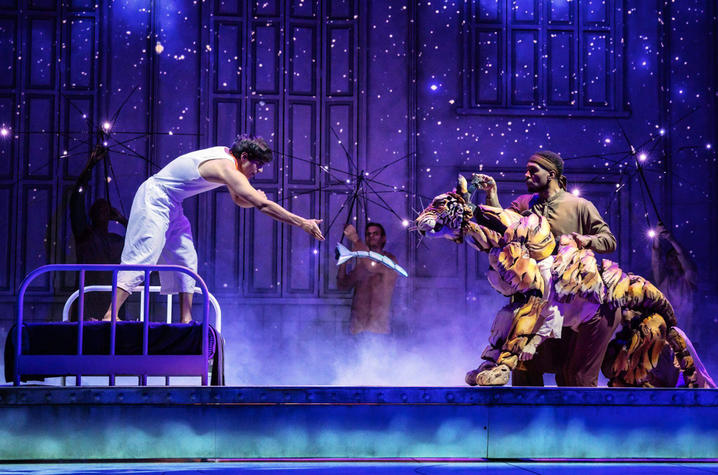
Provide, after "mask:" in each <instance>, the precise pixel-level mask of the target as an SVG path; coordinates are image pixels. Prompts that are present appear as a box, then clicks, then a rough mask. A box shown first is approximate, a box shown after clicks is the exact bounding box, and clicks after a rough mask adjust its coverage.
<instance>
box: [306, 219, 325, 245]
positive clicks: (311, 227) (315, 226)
mask: <svg viewBox="0 0 718 475" xmlns="http://www.w3.org/2000/svg"><path fill="white" fill-rule="evenodd" d="M321 222H322V220H321V219H305V220H304V222H303V223H302V224H301V227H302V229H303V230H304V231H306V233H307V234H309V235H310V236H312V237H313V238H314V239H316V240H317V241H324V235H323V234H322V231H321V229H319V223H321Z"/></svg>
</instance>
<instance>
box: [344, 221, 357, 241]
mask: <svg viewBox="0 0 718 475" xmlns="http://www.w3.org/2000/svg"><path fill="white" fill-rule="evenodd" d="M344 235H345V236H346V237H347V239H349V240H350V241H351V242H357V241H358V240H359V234H358V233H357V228H355V227H354V225H353V224H347V225H346V227H345V228H344Z"/></svg>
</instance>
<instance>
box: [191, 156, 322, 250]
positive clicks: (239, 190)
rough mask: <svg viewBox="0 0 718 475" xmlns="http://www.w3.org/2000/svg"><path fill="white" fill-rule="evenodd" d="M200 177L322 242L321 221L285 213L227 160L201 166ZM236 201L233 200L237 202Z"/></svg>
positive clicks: (233, 197)
mask: <svg viewBox="0 0 718 475" xmlns="http://www.w3.org/2000/svg"><path fill="white" fill-rule="evenodd" d="M201 174H202V177H204V178H205V179H206V180H208V181H213V182H216V183H223V184H225V185H227V188H228V189H229V191H230V193H231V194H232V199H233V200H235V198H238V199H239V200H241V201H242V202H246V203H249V204H250V205H252V206H253V207H255V208H257V209H258V210H259V211H261V212H262V213H264V214H266V215H267V216H269V217H271V218H273V219H276V220H277V221H280V222H282V223H287V224H291V225H293V226H297V227H299V228H302V229H303V230H304V231H305V232H307V233H308V234H309V235H311V236H312V237H314V238H315V239H317V240H319V241H323V240H324V236H323V235H322V231H321V230H320V229H319V223H321V222H322V220H321V219H305V218H302V217H301V216H298V215H296V214H294V213H292V212H289V211H287V210H286V209H284V208H282V207H281V206H280V205H278V204H277V203H275V202H274V201H271V200H269V199H267V196H266V195H265V194H264V193H262V192H260V191H258V190H256V189H255V188H254V187H253V186H252V185H251V184H250V183H249V180H248V179H247V177H245V176H244V175H243V174H242V173H240V172H239V171H237V169H236V168H235V167H234V164H232V163H231V162H230V161H228V160H210V161H208V162H205V163H203V164H202V168H201ZM237 201H238V200H235V202H237ZM238 204H239V203H238Z"/></svg>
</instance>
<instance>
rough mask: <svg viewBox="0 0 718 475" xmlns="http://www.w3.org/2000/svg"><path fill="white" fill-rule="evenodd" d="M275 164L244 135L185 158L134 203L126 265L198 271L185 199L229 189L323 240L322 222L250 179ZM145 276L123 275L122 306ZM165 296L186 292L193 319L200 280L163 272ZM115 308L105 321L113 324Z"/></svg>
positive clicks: (185, 314)
mask: <svg viewBox="0 0 718 475" xmlns="http://www.w3.org/2000/svg"><path fill="white" fill-rule="evenodd" d="M271 160H272V152H271V150H270V149H269V146H268V145H267V143H266V142H265V141H264V140H263V139H262V138H261V137H251V136H248V135H242V136H239V137H237V140H236V141H235V142H234V143H233V144H232V147H231V148H228V147H221V146H220V147H211V148H207V149H203V150H197V151H194V152H190V153H187V154H185V155H182V156H180V157H178V158H176V159H174V160H172V161H171V162H170V163H168V164H167V165H166V166H165V167H164V168H162V169H161V170H160V171H159V172H157V174H155V175H153V176H151V177H150V178H148V179H147V180H146V181H145V182H144V183H142V184H141V185H140V187H139V189H138V190H137V193H136V194H135V198H134V200H133V201H132V209H131V211H130V218H129V222H128V224H127V234H126V236H125V245H124V248H123V250H122V264H134V265H155V264H157V263H158V262H161V263H162V264H167V265H180V266H184V267H187V268H189V269H191V270H193V271H195V272H196V271H197V252H196V251H195V247H194V243H193V242H192V232H191V228H190V224H189V221H188V220H187V217H186V216H185V215H184V212H183V211H182V201H183V200H184V199H186V198H189V197H191V196H195V195H197V194H199V193H204V192H206V191H210V190H213V189H215V188H218V187H220V186H226V187H227V189H228V191H229V194H230V196H231V197H232V201H234V203H235V204H236V205H237V206H241V207H243V208H251V207H255V208H257V209H258V210H259V211H261V212H262V213H264V214H266V215H268V216H269V217H271V218H273V219H276V220H277V221H280V222H282V223H287V224H291V225H294V226H297V227H300V228H301V229H303V230H304V231H306V232H307V233H308V234H309V235H310V236H312V237H314V238H315V239H317V240H320V241H323V240H324V236H323V235H322V232H321V230H320V229H319V223H321V220H318V219H305V218H302V217H301V216H297V215H296V214H293V213H290V212H289V211H287V210H285V209H284V208H282V207H281V206H280V205H278V204H277V203H275V202H273V201H270V200H269V199H267V196H266V195H265V194H264V192H262V191H261V190H257V189H255V188H254V187H253V186H252V185H251V184H250V183H249V180H250V179H252V178H254V176H255V175H257V174H258V173H261V172H262V168H263V167H264V165H266V164H267V163H269V162H270V161H271ZM143 275H144V272H142V271H121V272H119V273H118V276H117V287H118V288H117V308H118V309H119V308H120V306H121V305H122V304H123V303H124V302H125V300H127V297H129V296H130V294H131V293H132V291H133V290H134V289H135V288H136V287H137V286H139V285H140V284H141V283H142V279H143ZM160 281H161V284H162V293H163V294H173V293H179V294H180V313H181V321H182V322H183V323H188V322H191V321H192V315H191V313H190V309H191V307H192V296H193V294H194V286H195V281H194V279H192V278H191V277H189V276H188V275H186V274H183V273H178V272H166V273H165V272H161V273H160ZM111 308H112V307H110V308H109V309H107V312H106V313H105V316H104V318H103V319H104V320H110V318H111Z"/></svg>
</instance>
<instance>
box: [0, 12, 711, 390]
mask: <svg viewBox="0 0 718 475" xmlns="http://www.w3.org/2000/svg"><path fill="white" fill-rule="evenodd" d="M717 25H718V20H717V19H716V5H715V3H714V2H703V1H698V0H695V1H693V0H686V1H681V2H669V1H663V0H656V1H649V0H603V1H601V0H466V1H434V0H432V1H421V2H406V1H371V2H370V1H359V0H327V1H311V0H284V1H282V0H268V1H259V2H255V1H248V0H247V1H245V0H204V1H199V0H194V1H192V0H168V1H163V0H124V1H99V2H94V1H90V0H65V1H61V2H58V1H55V0H26V1H19V0H15V1H13V0H0V71H2V73H1V74H0V126H1V128H0V206H2V210H0V223H1V224H2V226H1V229H2V231H0V308H2V309H3V312H2V313H0V327H1V329H2V330H1V331H0V336H2V337H3V340H4V335H5V334H6V333H7V331H8V328H9V327H10V325H11V324H12V320H13V318H14V317H13V316H14V313H15V308H14V303H15V300H16V297H17V289H18V287H19V285H20V282H21V281H22V279H23V277H24V276H25V275H26V274H27V273H28V272H29V271H31V270H32V269H34V268H36V267H38V266H40V265H43V264H47V263H71V262H75V259H76V257H75V249H74V241H73V238H72V234H71V229H70V225H69V212H68V199H69V195H70V192H71V190H72V187H73V184H74V183H75V180H76V179H77V176H78V174H79V173H80V171H81V170H82V168H83V167H84V165H85V163H86V161H87V158H88V156H89V154H90V151H91V150H92V147H93V145H95V144H96V143H98V142H107V144H108V147H109V148H110V154H109V159H108V160H107V161H106V162H105V163H103V165H102V166H99V167H97V168H96V169H95V171H94V174H93V177H92V180H91V182H90V185H89V186H88V187H87V188H88V189H87V190H86V194H87V200H88V203H89V202H90V201H91V200H92V199H94V198H99V197H107V198H108V199H109V200H110V202H111V204H112V205H113V206H114V207H116V208H118V209H119V210H121V211H122V212H124V213H125V214H127V213H129V209H130V205H131V201H132V197H133V195H134V193H135V191H136V189H137V187H138V186H139V184H140V183H141V182H142V181H143V180H144V179H145V178H146V177H148V176H149V175H151V174H152V173H154V172H156V171H157V170H159V168H161V167H162V166H163V165H165V164H166V163H168V162H169V161H170V160H172V159H173V158H175V157H177V156H179V155H181V154H183V153H186V152H188V151H191V150H194V149H197V148H202V147H209V146H214V145H229V144H230V143H231V141H232V140H233V138H234V136H235V135H236V134H238V133H242V132H246V133H251V134H258V135H262V136H263V137H265V138H266V139H267V140H268V142H269V143H270V146H271V147H272V148H273V150H274V151H275V158H276V159H275V161H274V162H273V163H272V165H271V166H268V167H265V171H264V173H263V174H262V175H260V176H259V177H258V178H257V180H256V182H255V184H256V186H257V188H260V189H262V190H263V191H265V192H266V193H267V195H268V196H269V197H270V198H272V199H275V200H277V201H278V202H280V203H281V204H283V205H284V206H286V207H287V208H288V209H290V210H292V211H293V212H296V213H298V214H300V215H304V216H307V217H316V218H323V219H324V220H325V221H324V224H323V226H324V231H325V234H326V235H327V241H326V242H325V243H322V244H317V243H316V242H313V241H311V240H310V239H309V238H308V237H307V235H306V234H304V233H303V232H301V231H298V230H297V229H296V228H290V227H287V226H282V225H279V224H278V223H276V222H274V221H272V220H270V219H269V218H268V217H266V216H264V215H261V214H260V213H257V212H255V211H251V210H250V211H247V210H240V209H238V208H236V207H235V206H234V205H233V204H232V202H231V200H230V198H229V196H228V194H227V192H226V191H225V190H222V189H218V190H217V191H214V192H211V193H207V194H205V195H202V196H199V197H197V198H195V199H192V200H188V201H186V202H185V203H184V208H185V214H186V215H187V216H188V217H189V219H190V222H191V223H192V226H193V234H194V237H195V243H196V247H197V250H198V254H199V262H200V267H199V273H200V275H202V276H203V278H204V279H205V280H206V282H207V283H208V285H209V288H210V290H211V291H212V292H213V293H215V295H216V296H217V297H218V299H219V301H220V304H221V305H222V308H223V314H224V325H223V326H224V329H223V333H224V336H225V339H226V342H227V345H226V350H227V375H228V381H229V383H230V384H390V385H396V384H404V385H406V384H409V385H431V384H438V385H454V384H456V385H460V384H463V373H464V372H465V371H466V370H468V369H470V368H471V367H474V366H475V365H476V364H477V363H478V362H479V357H480V353H481V350H482V349H483V347H484V345H485V342H486V338H487V336H488V330H489V327H490V324H491V320H492V318H493V315H494V314H495V312H496V310H498V309H499V308H500V307H501V306H502V305H503V298H501V297H500V296H499V295H498V294H496V292H495V291H493V290H492V289H491V288H490V287H489V286H488V284H487V282H486V277H485V273H486V269H487V266H488V264H487V260H486V257H485V256H484V255H480V254H478V253H476V252H474V251H473V250H471V249H467V248H466V247H463V246H457V245H455V244H453V243H450V242H448V241H446V242H435V241H430V240H426V239H425V240H423V241H422V242H419V241H418V239H417V236H415V235H412V233H410V232H409V231H408V230H407V224H408V223H409V222H410V221H411V219H412V217H413V216H415V213H416V211H417V210H420V209H422V207H423V205H425V204H426V203H427V201H428V200H430V199H431V197H433V196H435V195H436V194H439V193H441V192H444V191H446V190H448V189H451V188H453V187H454V186H455V181H456V176H457V174H458V173H464V174H465V175H468V174H470V173H472V172H478V171H481V172H483V173H487V174H490V175H492V176H493V177H495V179H496V181H497V183H498V188H499V196H500V199H501V202H502V204H504V205H508V204H509V203H510V201H511V200H512V199H513V197H515V196H517V195H519V194H522V193H525V186H524V184H523V178H522V177H523V170H524V166H525V162H526V159H527V158H528V157H529V156H530V154H531V152H533V151H535V150H538V149H541V148H544V149H549V150H553V151H556V152H559V153H560V154H561V155H562V156H563V157H564V159H565V160H566V175H567V176H568V180H569V190H570V191H572V192H574V193H576V194H580V195H581V196H584V197H586V198H588V199H590V200H591V201H592V202H594V203H595V204H596V206H597V208H598V209H599V211H600V212H601V213H602V215H603V216H604V218H605V219H606V221H607V222H608V223H609V225H610V227H611V229H612V230H613V232H614V234H615V235H616V237H617V239H618V249H617V251H616V252H615V253H614V254H612V255H610V256H609V258H612V259H616V260H618V261H619V262H620V263H621V265H622V266H623V268H624V269H626V270H628V271H631V272H635V273H640V274H642V275H645V276H647V277H649V278H651V277H652V276H651V268H650V246H651V239H652V238H651V237H650V236H649V232H650V231H651V230H652V228H653V227H654V226H655V225H656V223H657V221H658V220H659V219H660V220H662V221H663V222H664V223H665V224H666V226H667V227H668V228H669V229H670V230H671V232H672V233H673V234H674V236H675V237H676V239H677V240H678V241H679V242H680V243H681V244H682V245H683V246H684V247H685V249H686V250H687V251H688V252H689V253H690V256H691V258H692V259H693V260H694V261H695V262H696V263H697V267H698V276H699V279H698V280H699V284H698V289H697V291H696V295H695V309H696V310H695V315H694V319H693V322H691V328H689V329H688V330H689V334H691V335H695V337H694V339H695V343H696V345H697V347H698V349H699V351H701V353H702V355H704V356H705V358H706V359H707V361H708V364H709V367H710V368H716V369H717V370H718V367H716V366H715V364H714V363H713V361H714V360H718V352H715V351H713V350H712V349H711V343H710V342H711V341H712V340H713V339H715V338H716V337H718V300H716V298H715V296H716V287H717V284H718V278H717V277H716V273H715V272H714V266H715V265H716V263H717V262H718V239H717V238H716V233H717V231H718V226H717V225H716V223H718V221H717V218H718V216H717V211H716V208H715V206H714V205H713V204H714V201H715V199H716V185H715V183H716V178H717V176H716V175H717V173H716V170H717V168H716V155H715V151H714V148H713V147H714V144H715V140H716V132H717V127H718V122H717V120H716V100H717V98H716V86H717V85H718V71H717V68H718V63H717V62H716V61H715V57H716V52H717V51H718V39H717V37H716V32H717ZM637 163H640V164H642V166H643V167H644V171H645V173H644V174H645V182H644V181H642V180H641V179H640V175H639V173H638V170H637ZM358 189H361V193H360V194H359V197H358V199H357V200H356V205H355V206H353V207H351V208H352V209H351V213H350V212H349V208H350V206H349V205H348V203H349V202H350V201H351V200H350V198H351V197H352V195H353V193H354V191H356V190H358ZM652 202H654V203H655V207H654V206H653V204H652ZM656 211H658V214H657V213H656ZM347 220H348V221H350V222H354V223H355V224H357V225H358V227H359V228H360V233H361V232H363V228H364V225H365V223H366V222H367V221H369V220H371V221H378V222H381V223H383V224H384V225H385V227H386V228H387V232H388V243H387V250H389V251H391V252H392V253H394V254H395V255H397V256H398V261H399V263H400V264H402V265H403V266H404V267H405V268H406V269H407V270H408V271H409V274H410V277H409V278H408V279H399V284H398V287H397V291H396V293H395V296H394V303H393V332H394V334H393V338H392V339H391V340H390V341H389V342H381V341H379V342H375V341H371V340H369V341H362V342H361V343H357V341H356V339H354V338H351V337H349V336H348V318H349V305H350V297H351V296H350V294H347V293H345V292H342V291H339V290H338V289H337V287H336V282H335V276H336V270H335V269H336V267H335V264H334V250H333V247H334V245H335V243H336V242H337V241H338V240H339V239H340V238H341V229H342V227H343V225H344V223H345V222H347ZM112 230H113V231H116V232H122V228H121V227H120V226H119V225H117V226H114V227H112ZM74 285H75V280H74V278H73V277H72V276H64V275H54V276H47V277H46V278H44V279H39V280H38V281H36V282H35V283H34V284H33V286H32V287H31V294H32V298H31V299H30V300H31V302H32V303H31V304H29V305H28V306H27V308H26V311H27V312H29V314H30V315H31V318H32V319H35V320H56V319H59V318H60V311H61V308H62V303H63V302H64V300H65V298H66V297H67V295H69V293H71V291H72V288H73V286H74ZM158 305H159V304H158ZM128 312H129V313H130V314H132V312H135V313H136V306H135V307H134V309H133V308H132V306H131V305H130V308H128ZM157 313H158V314H163V312H160V311H158V312H157ZM158 318H160V317H158Z"/></svg>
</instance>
